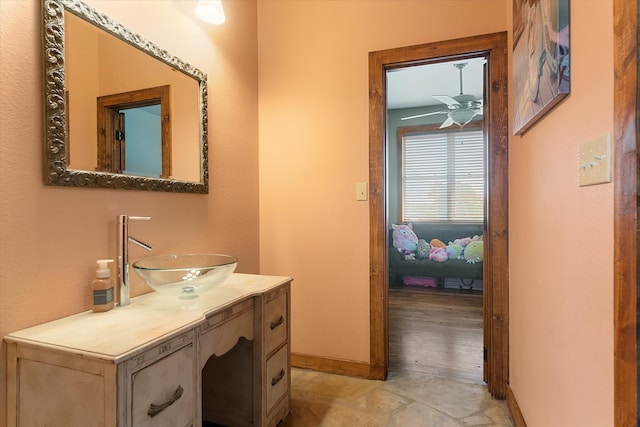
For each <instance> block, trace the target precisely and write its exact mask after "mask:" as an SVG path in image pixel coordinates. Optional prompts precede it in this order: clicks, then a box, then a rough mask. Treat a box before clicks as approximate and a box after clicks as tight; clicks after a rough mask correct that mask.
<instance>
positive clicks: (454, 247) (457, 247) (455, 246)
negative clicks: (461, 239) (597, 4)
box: [447, 242, 464, 259]
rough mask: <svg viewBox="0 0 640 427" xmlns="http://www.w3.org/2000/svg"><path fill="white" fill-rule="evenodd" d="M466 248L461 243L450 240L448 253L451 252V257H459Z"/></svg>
mask: <svg viewBox="0 0 640 427" xmlns="http://www.w3.org/2000/svg"><path fill="white" fill-rule="evenodd" d="M463 250H464V248H463V247H462V244H460V243H453V242H450V243H449V244H448V245H447V253H448V254H449V259H459V258H462V257H463V256H462V252H463Z"/></svg>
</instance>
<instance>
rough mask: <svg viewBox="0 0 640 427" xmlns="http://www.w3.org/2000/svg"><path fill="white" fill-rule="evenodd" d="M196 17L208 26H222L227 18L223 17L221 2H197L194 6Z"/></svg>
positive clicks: (218, 0) (215, 0) (208, 0)
mask: <svg viewBox="0 0 640 427" xmlns="http://www.w3.org/2000/svg"><path fill="white" fill-rule="evenodd" d="M195 12H196V16H197V17H198V18H200V19H201V20H203V21H204V22H206V23H208V24H213V25H220V24H224V21H226V20H227V18H226V17H225V16H224V9H223V8H222V0H198V3H197V4H196V9H195Z"/></svg>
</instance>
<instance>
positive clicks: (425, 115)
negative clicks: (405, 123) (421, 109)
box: [400, 111, 447, 120]
mask: <svg viewBox="0 0 640 427" xmlns="http://www.w3.org/2000/svg"><path fill="white" fill-rule="evenodd" d="M446 113H447V112H446V111H435V112H433V113H424V114H417V115H415V116H408V117H401V118H400V120H410V119H417V118H419V117H427V116H433V115H436V114H446Z"/></svg>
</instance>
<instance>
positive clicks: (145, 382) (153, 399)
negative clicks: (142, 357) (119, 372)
mask: <svg viewBox="0 0 640 427" xmlns="http://www.w3.org/2000/svg"><path fill="white" fill-rule="evenodd" d="M193 371H194V352H193V345H188V346H186V347H183V348H181V349H180V350H178V351H176V352H175V353H172V354H170V355H168V356H166V357H164V358H162V359H160V360H159V361H157V362H155V363H153V364H151V365H149V366H147V367H146V368H144V369H142V370H140V371H138V372H136V373H134V374H133V375H132V379H131V382H132V407H131V408H132V417H131V419H132V426H135V427H150V426H154V427H159V426H162V427H186V426H194V425H195V423H194V414H195V412H194V408H195V396H194V394H195V393H194V373H193Z"/></svg>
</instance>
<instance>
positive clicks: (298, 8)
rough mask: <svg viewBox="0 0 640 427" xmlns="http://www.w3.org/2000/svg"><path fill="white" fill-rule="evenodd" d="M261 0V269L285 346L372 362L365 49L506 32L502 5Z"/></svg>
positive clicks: (497, 0)
mask: <svg viewBox="0 0 640 427" xmlns="http://www.w3.org/2000/svg"><path fill="white" fill-rule="evenodd" d="M453 3H455V7H452V2H451V1H450V0H430V1H411V0H394V1H363V0H342V1H323V0H307V1H290V0H259V1H258V45H259V52H258V54H259V70H260V72H259V80H260V83H259V89H260V92H259V93H260V95H259V103H260V126H259V128H260V156H259V158H260V263H261V264H260V265H261V272H262V273H264V274H286V275H291V276H293V277H294V286H293V290H292V308H291V309H292V351H293V352H295V353H300V354H307V355H312V356H318V357H328V358H335V359H343V360H351V361H356V362H363V363H368V362H369V249H368V248H369V205H368V202H366V201H356V183H357V182H367V181H368V176H369V169H368V168H369V163H368V160H369V127H368V126H369V92H368V88H369V82H368V53H369V52H371V51H376V50H382V49H388V48H393V47H401V46H408V45H414V44H420V43H427V42H435V41H438V40H445V39H452V38H458V37H466V36H471V35H476V34H485V33H492V32H497V31H504V30H506V29H507V23H506V22H507V17H506V13H507V6H506V3H507V0H484V1H477V0H456V1H455V2H453Z"/></svg>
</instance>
